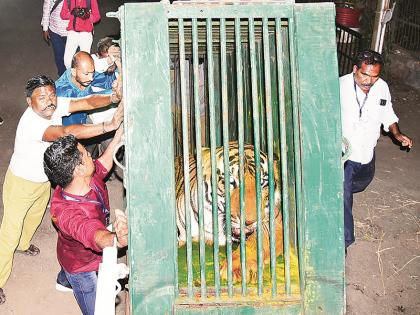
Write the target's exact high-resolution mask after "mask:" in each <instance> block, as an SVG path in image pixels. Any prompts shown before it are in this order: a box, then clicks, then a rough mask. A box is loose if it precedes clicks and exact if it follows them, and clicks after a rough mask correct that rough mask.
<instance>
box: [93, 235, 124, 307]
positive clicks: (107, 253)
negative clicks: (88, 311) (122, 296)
mask: <svg viewBox="0 0 420 315" xmlns="http://www.w3.org/2000/svg"><path fill="white" fill-rule="evenodd" d="M116 243H117V241H116V239H115V238H114V246H112V247H105V248H104V249H103V252H102V255H103V256H102V263H100V264H99V271H98V282H97V285H96V301H95V315H115V297H116V296H117V294H118V293H119V292H120V291H121V285H120V284H119V282H118V279H122V278H125V277H126V276H127V275H128V267H127V266H126V264H124V263H120V264H117V252H118V251H117V246H116Z"/></svg>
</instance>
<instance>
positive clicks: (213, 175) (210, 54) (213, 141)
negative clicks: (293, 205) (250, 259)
mask: <svg viewBox="0 0 420 315" xmlns="http://www.w3.org/2000/svg"><path fill="white" fill-rule="evenodd" d="M206 25H207V60H208V68H209V69H208V90H209V110H210V152H211V153H210V156H211V191H212V214H213V266H214V287H215V295H216V297H219V296H220V265H219V225H218V222H219V221H218V208H217V199H218V195H217V173H216V122H215V119H216V118H215V116H216V113H215V101H214V100H215V96H214V94H215V93H214V71H213V40H212V37H213V33H212V29H213V27H212V20H211V19H209V18H208V19H207V21H206Z"/></svg>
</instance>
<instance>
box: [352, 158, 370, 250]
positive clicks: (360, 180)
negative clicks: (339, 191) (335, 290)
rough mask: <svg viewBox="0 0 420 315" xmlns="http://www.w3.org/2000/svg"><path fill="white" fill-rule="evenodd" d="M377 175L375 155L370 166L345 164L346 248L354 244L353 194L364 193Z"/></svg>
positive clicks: (353, 163)
mask: <svg viewBox="0 0 420 315" xmlns="http://www.w3.org/2000/svg"><path fill="white" fill-rule="evenodd" d="M374 175H375V155H374V156H373V159H372V161H370V162H369V163H368V164H361V163H357V162H353V161H350V160H348V161H346V162H345V163H344V239H345V242H346V248H347V247H349V246H350V245H351V244H352V243H354V221H353V194H354V193H357V192H360V191H363V190H365V189H366V187H367V186H368V185H369V184H370V182H371V181H372V179H373V176H374Z"/></svg>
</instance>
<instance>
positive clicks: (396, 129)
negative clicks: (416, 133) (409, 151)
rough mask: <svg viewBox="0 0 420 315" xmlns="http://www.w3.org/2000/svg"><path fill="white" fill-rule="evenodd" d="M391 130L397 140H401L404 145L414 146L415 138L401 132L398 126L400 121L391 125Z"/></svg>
mask: <svg viewBox="0 0 420 315" xmlns="http://www.w3.org/2000/svg"><path fill="white" fill-rule="evenodd" d="M389 131H391V133H392V135H393V136H394V138H395V139H396V140H398V141H399V142H401V145H402V146H403V147H409V148H411V147H412V146H413V140H411V138H409V137H407V136H406V135H404V134H402V133H401V131H400V128H399V127H398V123H396V122H395V123H393V124H392V125H390V126H389Z"/></svg>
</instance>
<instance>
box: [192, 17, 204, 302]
mask: <svg viewBox="0 0 420 315" xmlns="http://www.w3.org/2000/svg"><path fill="white" fill-rule="evenodd" d="M192 38H193V63H194V70H193V71H194V110H195V134H196V135H201V121H200V98H199V93H198V85H199V82H198V76H199V72H198V38H197V19H193V21H192ZM196 145H197V148H199V149H200V148H201V136H197V137H196ZM196 152H197V153H196V154H197V181H198V182H199V183H202V182H203V166H202V156H201V150H197V151H196ZM197 198H198V218H199V229H200V287H201V296H202V297H206V296H207V287H206V272H205V270H204V267H203V266H205V262H206V247H205V241H204V201H203V198H204V196H203V185H198V187H197Z"/></svg>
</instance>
